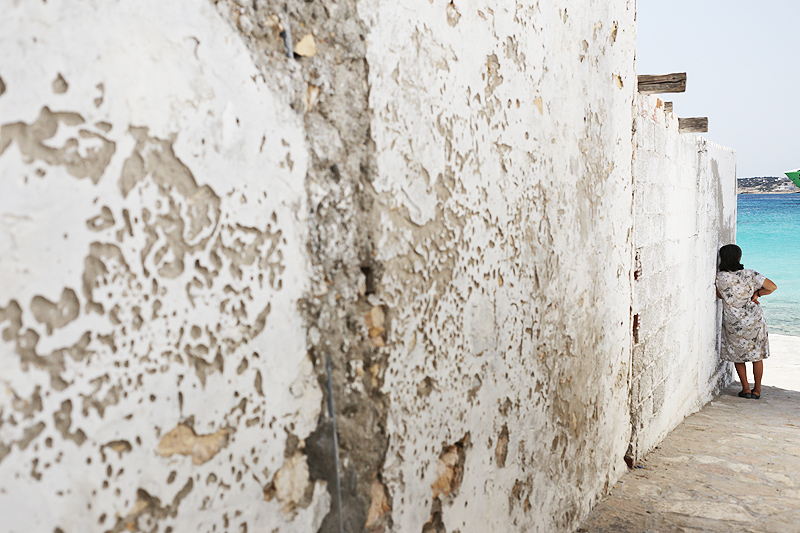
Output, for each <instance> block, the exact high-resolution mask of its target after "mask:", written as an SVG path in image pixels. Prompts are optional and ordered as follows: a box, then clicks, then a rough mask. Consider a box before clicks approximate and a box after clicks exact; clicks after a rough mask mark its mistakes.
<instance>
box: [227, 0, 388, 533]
mask: <svg viewBox="0 0 800 533" xmlns="http://www.w3.org/2000/svg"><path fill="white" fill-rule="evenodd" d="M215 4H216V7H217V9H218V10H220V12H222V13H223V14H224V15H225V16H226V17H229V20H230V21H231V24H232V26H234V27H237V28H238V29H239V31H240V32H241V33H242V35H243V38H244V40H245V42H247V43H248V45H249V47H250V49H251V52H252V54H253V57H254V58H255V60H256V62H257V63H259V64H260V66H261V69H262V75H263V76H264V78H265V79H266V80H268V83H269V84H273V85H278V86H281V87H282V88H283V89H284V91H285V92H284V96H285V98H286V99H287V101H289V102H290V103H291V105H292V107H293V108H294V110H295V111H296V112H297V113H298V114H299V115H301V116H302V117H303V120H304V124H305V134H306V139H307V142H308V145H309V148H310V161H309V168H308V175H307V181H306V188H307V192H308V205H309V210H310V220H309V224H310V240H309V243H308V253H309V256H310V259H311V262H312V268H313V270H312V274H311V276H312V282H311V284H312V287H311V291H310V292H309V294H308V297H307V298H305V299H304V301H303V303H302V306H303V311H304V314H305V317H306V321H307V325H308V337H307V340H308V346H309V350H310V353H311V355H312V358H313V360H314V363H315V368H316V371H317V376H318V379H319V382H320V384H322V385H324V383H325V382H326V379H327V376H326V373H325V372H326V371H325V364H326V358H327V357H328V356H330V357H331V359H332V369H333V388H334V396H335V402H336V409H337V422H338V429H339V444H340V451H341V465H340V475H341V477H342V490H343V501H342V503H343V508H344V517H343V520H344V527H345V530H346V531H363V530H364V529H365V528H369V529H371V530H383V529H384V528H390V527H391V524H392V519H391V514H390V513H389V512H388V511H389V509H390V507H391V500H392V496H391V493H387V491H386V490H385V489H384V488H383V485H382V484H381V481H380V479H381V468H382V465H383V461H384V456H385V451H386V448H387V445H388V437H387V432H386V416H387V397H386V394H385V392H384V391H383V390H382V388H381V386H382V384H383V379H384V372H385V368H386V360H387V355H388V352H387V351H386V349H385V348H384V347H385V345H386V343H385V339H386V338H387V336H388V334H389V332H390V330H391V327H390V323H391V321H390V318H391V317H390V316H387V315H386V314H385V313H384V307H383V304H382V302H381V301H380V300H379V299H378V298H377V296H376V293H377V292H379V291H380V285H381V275H382V265H381V264H380V263H379V262H378V261H377V260H376V255H377V252H376V245H375V242H374V240H373V239H374V236H373V234H372V230H371V226H372V223H373V222H372V221H373V219H374V218H375V215H374V214H373V212H374V207H373V202H374V196H375V193H374V190H373V188H372V185H371V182H372V180H373V179H374V176H375V162H374V144H373V142H372V138H371V135H370V127H371V119H372V110H371V109H370V108H369V101H368V95H369V78H368V73H369V66H368V63H367V57H366V46H367V41H366V38H367V32H368V28H367V27H366V26H365V24H364V22H363V21H362V20H361V17H360V15H359V13H358V10H357V2H355V1H352V0H347V1H342V2H305V1H301V0H293V1H289V2H283V1H281V2H278V1H273V0H265V1H258V2H254V3H249V2H244V3H242V2H233V1H224V0H222V1H218V2H215ZM287 32H288V33H287ZM289 34H291V43H287V42H286V38H287V35H289ZM288 50H291V52H292V53H291V55H292V56H293V58H291V59H288V58H287V57H286V55H287V51H288ZM287 80H291V81H290V82H288V81H287ZM331 433H332V424H331V421H330V420H329V418H328V417H327V416H322V417H320V420H319V425H318V427H317V430H316V431H315V432H314V433H313V434H312V435H311V437H309V438H308V439H306V442H305V448H304V450H303V451H302V453H304V454H306V455H307V458H308V466H309V473H310V477H311V479H312V480H317V479H323V480H325V481H326V482H327V484H328V490H329V491H330V493H331V498H332V501H333V502H334V504H333V505H332V507H331V511H330V513H329V515H328V516H327V518H326V519H325V521H324V522H323V524H322V528H321V531H323V532H325V531H338V527H339V522H338V514H337V511H336V505H335V501H336V498H337V496H336V490H335V489H336V482H335V479H336V475H337V471H336V468H335V464H334V455H333V440H332V434H331ZM376 487H380V489H378V488H376Z"/></svg>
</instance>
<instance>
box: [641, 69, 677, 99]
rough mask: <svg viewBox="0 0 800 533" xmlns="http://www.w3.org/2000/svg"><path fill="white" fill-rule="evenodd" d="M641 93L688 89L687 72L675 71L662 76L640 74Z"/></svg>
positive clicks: (672, 91)
mask: <svg viewBox="0 0 800 533" xmlns="http://www.w3.org/2000/svg"><path fill="white" fill-rule="evenodd" d="M638 82H639V92H640V93H641V94H661V93H682V92H685V91H686V73H685V72H675V73H673V74H663V75H660V76H650V75H646V74H643V75H641V76H638Z"/></svg>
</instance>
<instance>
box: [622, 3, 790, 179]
mask: <svg viewBox="0 0 800 533" xmlns="http://www.w3.org/2000/svg"><path fill="white" fill-rule="evenodd" d="M637 22H638V30H637V32H638V37H637V39H638V43H637V52H636V70H637V73H638V74H669V73H671V72H686V74H687V83H686V92H685V93H682V94H664V95H661V96H660V98H662V99H664V100H666V101H672V102H674V106H675V107H674V111H675V113H676V114H677V115H678V116H679V117H708V133H704V134H702V135H703V136H704V137H706V138H707V139H709V140H711V141H714V142H716V143H719V144H723V145H725V146H730V147H731V148H733V149H735V150H736V156H737V157H736V159H737V175H738V176H739V177H752V176H784V174H783V172H784V171H786V170H792V169H796V168H798V167H800V31H798V24H800V0H760V1H752V0H748V1H744V0H724V1H723V0H670V1H665V0H660V1H656V0H638V1H637Z"/></svg>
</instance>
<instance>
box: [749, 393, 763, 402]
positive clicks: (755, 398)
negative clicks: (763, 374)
mask: <svg viewBox="0 0 800 533" xmlns="http://www.w3.org/2000/svg"><path fill="white" fill-rule="evenodd" d="M750 397H751V398H752V399H754V400H759V399H761V391H758V392H756V391H752V392H751V393H750Z"/></svg>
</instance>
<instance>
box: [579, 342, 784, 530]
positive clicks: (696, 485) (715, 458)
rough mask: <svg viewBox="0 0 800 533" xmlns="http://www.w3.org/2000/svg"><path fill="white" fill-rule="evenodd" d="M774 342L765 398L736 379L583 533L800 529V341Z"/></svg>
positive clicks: (629, 477) (622, 485) (631, 475)
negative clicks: (752, 396)
mask: <svg viewBox="0 0 800 533" xmlns="http://www.w3.org/2000/svg"><path fill="white" fill-rule="evenodd" d="M770 341H771V342H770V347H771V351H772V357H770V358H769V359H767V360H766V361H765V362H764V384H765V385H763V386H762V394H761V399H760V400H747V399H743V398H739V397H738V396H736V394H737V393H738V392H739V391H740V390H741V387H740V386H739V384H738V382H737V383H735V384H734V385H733V386H731V387H730V388H729V389H727V390H726V391H724V392H723V394H722V395H720V396H719V397H717V398H716V399H715V400H714V401H712V402H711V403H709V404H708V405H707V406H706V407H704V408H703V409H702V410H701V411H700V412H699V413H696V414H694V415H692V416H690V417H688V418H687V419H686V420H684V421H683V423H681V424H680V425H679V426H678V427H677V428H676V429H675V430H674V431H673V432H672V433H670V434H669V435H668V436H667V438H666V439H665V440H664V441H663V442H662V443H661V445H660V446H659V447H658V448H656V449H655V450H653V451H652V452H651V453H650V455H648V456H647V458H646V459H645V460H643V461H642V462H641V463H640V464H639V465H638V467H637V468H634V469H632V470H630V471H629V472H628V473H627V474H626V475H625V476H623V478H622V479H621V480H620V481H619V482H618V483H617V484H616V485H615V486H614V488H613V490H612V492H611V494H610V495H609V496H608V497H607V498H605V499H604V500H602V501H601V502H600V503H599V504H598V505H597V507H595V509H594V510H593V511H592V514H591V515H589V517H588V518H587V519H586V520H585V521H584V523H583V525H582V527H581V529H579V530H578V531H582V532H589V533H605V532H609V533H611V532H615V533H617V532H676V531H685V532H700V531H714V532H716V531H725V532H744V531H747V532H775V533H793V532H798V533H800V337H784V336H779V335H770ZM749 370H750V366H749V365H748V371H749ZM751 379H752V377H751ZM768 385H770V386H768ZM795 389H796V390H795Z"/></svg>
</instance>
